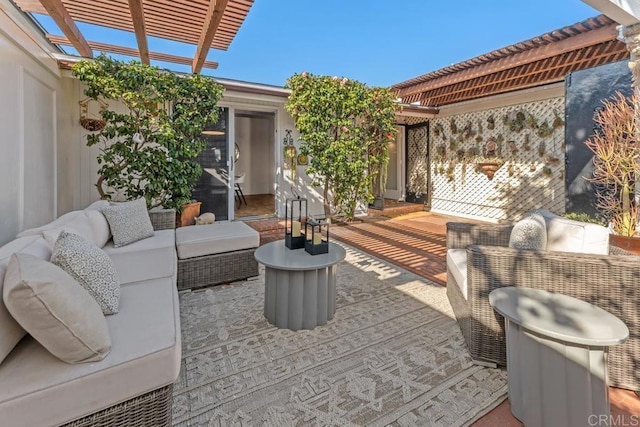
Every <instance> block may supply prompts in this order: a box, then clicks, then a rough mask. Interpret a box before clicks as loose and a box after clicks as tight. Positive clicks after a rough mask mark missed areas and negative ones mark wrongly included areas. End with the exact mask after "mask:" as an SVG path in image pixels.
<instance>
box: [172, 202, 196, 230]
mask: <svg viewBox="0 0 640 427" xmlns="http://www.w3.org/2000/svg"><path fill="white" fill-rule="evenodd" d="M200 205H202V202H193V203H187V204H184V205H182V206H181V210H182V211H181V213H179V214H178V215H176V227H186V226H188V225H195V223H196V220H195V218H196V217H197V216H198V215H200Z"/></svg>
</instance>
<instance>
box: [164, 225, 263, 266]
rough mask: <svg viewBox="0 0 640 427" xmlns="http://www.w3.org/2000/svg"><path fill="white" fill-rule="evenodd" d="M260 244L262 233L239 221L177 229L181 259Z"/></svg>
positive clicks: (253, 246) (238, 249) (248, 247)
mask: <svg viewBox="0 0 640 427" xmlns="http://www.w3.org/2000/svg"><path fill="white" fill-rule="evenodd" d="M259 245H260V234H259V233H258V232H257V231H256V230H254V229H253V228H251V227H249V226H248V225H247V224H245V223H244V222H239V221H221V222H216V223H214V224H209V225H196V226H192V227H181V228H178V229H177V230H176V246H177V247H178V258H179V259H187V258H195V257H199V256H204V255H214V254H220V253H224V252H233V251H240V250H243V249H251V248H257V247H258V246H259Z"/></svg>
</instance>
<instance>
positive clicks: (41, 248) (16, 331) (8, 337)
mask: <svg viewBox="0 0 640 427" xmlns="http://www.w3.org/2000/svg"><path fill="white" fill-rule="evenodd" d="M14 253H26V254H31V255H34V256H36V257H38V258H40V259H44V260H48V259H49V258H50V257H51V248H50V247H49V245H48V244H47V242H46V241H45V240H44V239H43V238H42V236H40V235H34V236H27V237H21V238H18V239H15V240H12V241H11V242H9V243H7V244H6V245H4V246H2V247H0V294H1V293H2V289H3V288H4V276H5V272H6V270H7V266H8V265H9V260H10V259H11V255H13V254H14ZM0 331H1V333H0V363H2V361H3V360H4V358H5V357H7V355H8V354H9V353H10V352H11V350H12V349H13V348H14V347H15V346H16V344H18V342H19V341H20V340H21V339H22V337H24V336H25V334H26V332H25V330H24V329H23V328H22V326H20V324H18V322H16V320H15V319H14V318H13V316H11V314H10V313H9V310H7V307H6V306H5V305H4V301H3V299H2V298H0Z"/></svg>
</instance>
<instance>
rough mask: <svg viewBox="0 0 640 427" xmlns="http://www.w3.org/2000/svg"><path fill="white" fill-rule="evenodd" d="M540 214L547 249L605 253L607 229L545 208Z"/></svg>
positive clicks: (607, 241)
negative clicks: (544, 229)
mask: <svg viewBox="0 0 640 427" xmlns="http://www.w3.org/2000/svg"><path fill="white" fill-rule="evenodd" d="M535 212H537V213H539V214H540V215H542V217H543V218H544V220H545V222H546V225H547V250H548V251H561V252H577V253H583V254H599V255H607V254H608V253H609V229H608V228H606V227H603V226H601V225H598V224H589V223H586V222H580V221H574V220H571V219H567V218H563V217H561V216H558V215H556V214H554V213H552V212H549V211H545V210H538V211H535Z"/></svg>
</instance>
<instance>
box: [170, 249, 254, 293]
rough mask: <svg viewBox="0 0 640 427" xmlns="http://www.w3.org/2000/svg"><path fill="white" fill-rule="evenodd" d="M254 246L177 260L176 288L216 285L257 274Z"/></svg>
mask: <svg viewBox="0 0 640 427" xmlns="http://www.w3.org/2000/svg"><path fill="white" fill-rule="evenodd" d="M255 251H256V248H251V249H244V250H241V251H233V252H224V253H221V254H213V255H205V256H200V257H195V258H187V259H179V260H178V290H179V291H180V290H183V289H193V288H200V287H203V286H210V285H218V284H220V283H228V282H234V281H237V280H244V279H246V278H248V277H253V276H257V275H258V262H257V261H256V259H255V257H254V256H253V254H254V252H255Z"/></svg>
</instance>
